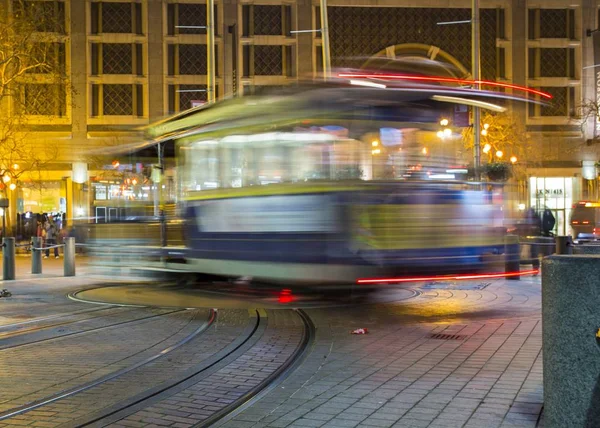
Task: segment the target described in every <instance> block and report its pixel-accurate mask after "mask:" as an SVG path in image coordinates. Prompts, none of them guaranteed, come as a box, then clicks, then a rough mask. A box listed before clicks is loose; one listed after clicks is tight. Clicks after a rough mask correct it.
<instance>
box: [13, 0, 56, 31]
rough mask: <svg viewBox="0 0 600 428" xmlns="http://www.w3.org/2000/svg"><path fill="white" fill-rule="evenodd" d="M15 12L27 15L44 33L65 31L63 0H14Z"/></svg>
mask: <svg viewBox="0 0 600 428" xmlns="http://www.w3.org/2000/svg"><path fill="white" fill-rule="evenodd" d="M13 13H14V14H15V15H17V16H21V17H22V16H25V17H27V18H28V19H29V20H30V22H33V23H34V25H35V29H36V30H37V31H39V32H44V33H61V34H64V33H65V3H64V1H63V0H25V1H18V0H15V1H13Z"/></svg>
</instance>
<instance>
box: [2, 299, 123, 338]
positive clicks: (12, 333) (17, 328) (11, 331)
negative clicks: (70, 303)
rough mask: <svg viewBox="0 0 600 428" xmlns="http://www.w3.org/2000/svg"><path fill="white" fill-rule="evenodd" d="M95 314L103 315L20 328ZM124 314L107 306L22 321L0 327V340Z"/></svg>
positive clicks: (115, 308)
mask: <svg viewBox="0 0 600 428" xmlns="http://www.w3.org/2000/svg"><path fill="white" fill-rule="evenodd" d="M106 311H109V312H108V313H106ZM111 311H112V312H111ZM96 312H103V314H102V315H100V316H92V317H87V318H81V319H74V320H66V321H59V322H53V323H50V324H43V325H39V326H35V327H29V328H27V327H26V328H22V327H24V326H28V325H30V324H36V323H43V322H46V321H51V322H52V321H54V320H56V321H58V320H60V319H62V318H69V317H77V316H80V315H84V316H85V315H87V314H89V313H96ZM124 312H125V311H123V310H122V309H121V308H118V307H115V306H107V307H104V308H95V309H93V310H87V311H76V312H72V313H70V314H57V315H54V316H49V317H42V318H38V319H33V320H29V321H24V322H22V323H14V324H8V325H5V326H0V340H3V339H8V338H11V337H17V336H21V335H26V334H32V333H36V332H39V331H43V330H47V329H51V328H56V327H64V326H67V325H73V324H78V323H85V322H89V321H93V320H96V319H102V318H107V317H111V316H114V315H119V314H121V313H124ZM127 312H130V311H127ZM3 330H8V331H3Z"/></svg>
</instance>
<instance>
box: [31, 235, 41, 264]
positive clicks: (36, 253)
mask: <svg viewBox="0 0 600 428" xmlns="http://www.w3.org/2000/svg"><path fill="white" fill-rule="evenodd" d="M31 242H32V246H33V248H32V249H31V273H42V250H36V248H42V245H43V243H44V241H43V239H42V238H39V237H37V236H36V237H33V238H31Z"/></svg>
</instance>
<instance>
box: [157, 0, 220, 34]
mask: <svg viewBox="0 0 600 428" xmlns="http://www.w3.org/2000/svg"><path fill="white" fill-rule="evenodd" d="M213 16H214V22H215V35H218V34H219V29H220V24H219V14H218V7H217V6H216V5H215V8H214V14H213ZM206 23H207V17H206V3H169V4H168V5H167V30H168V34H169V35H170V36H172V35H175V34H206V28H190V27H203V26H206Z"/></svg>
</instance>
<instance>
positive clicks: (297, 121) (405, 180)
mask: <svg viewBox="0 0 600 428" xmlns="http://www.w3.org/2000/svg"><path fill="white" fill-rule="evenodd" d="M447 92H449V93H450V95H452V97H446V95H448V94H447ZM440 94H442V95H444V96H445V98H444V100H443V101H439V100H437V99H436V98H435V96H437V95H440ZM457 96H462V97H463V98H457ZM477 96H485V97H487V99H490V98H491V97H493V96H494V95H492V94H490V93H486V92H483V91H479V92H477V93H476V94H474V93H473V91H470V90H468V91H464V93H463V92H461V90H460V89H458V88H450V89H448V88H444V87H435V88H432V87H425V88H424V89H423V88H421V89H419V88H416V87H411V88H409V90H407V89H406V88H402V90H400V91H398V92H396V91H394V90H381V89H374V88H356V87H348V86H347V85H346V86H344V85H329V86H327V85H325V86H323V87H318V88H316V89H315V88H311V89H309V90H303V91H297V92H295V93H284V94H278V95H271V96H262V97H243V98H237V99H232V100H227V101H224V102H220V103H217V104H215V105H213V106H210V107H208V108H205V109H203V110H201V111H199V112H198V113H197V115H191V116H190V117H183V118H182V119H181V120H179V123H177V124H176V125H175V127H177V129H178V131H177V132H178V133H177V134H176V135H174V136H170V137H169V138H171V139H175V140H176V142H177V159H178V163H179V164H178V186H179V189H180V193H181V200H180V205H181V210H182V213H183V214H184V216H185V218H186V225H185V233H184V239H185V244H186V247H187V249H186V254H187V263H188V266H189V267H190V268H191V269H192V270H194V271H198V272H203V273H209V274H216V275H223V276H229V277H240V276H243V277H254V278H260V279H265V280H272V281H285V282H288V281H298V282H314V283H348V282H354V281H356V280H357V279H359V278H368V277H383V276H389V275H412V274H444V273H461V272H475V271H496V272H497V271H499V270H503V265H502V266H498V263H503V258H502V257H503V256H502V253H503V252H504V232H505V229H503V228H502V227H501V226H502V218H501V217H502V213H501V209H502V208H501V206H500V204H499V203H498V200H497V193H498V192H497V189H496V188H492V187H490V186H488V185H482V184H480V183H474V182H470V183H469V182H465V181H461V180H460V178H461V177H457V176H452V177H451V178H452V179H450V180H446V181H442V180H440V179H439V178H438V177H442V176H444V173H446V172H448V171H447V170H448V168H451V167H452V165H456V160H455V159H453V158H451V157H448V156H446V157H444V156H429V153H427V149H424V148H422V141H423V140H425V141H428V139H431V136H432V135H433V138H435V135H436V131H438V130H439V124H438V121H439V118H440V117H441V116H443V115H445V114H447V113H451V112H452V110H453V108H454V106H455V103H461V99H464V100H466V101H468V102H466V101H465V102H466V103H467V104H469V103H473V102H476V101H473V99H475V98H477ZM440 99H441V97H440ZM449 100H450V101H449ZM486 105H491V104H489V103H487V104H486ZM169 126H171V125H170V124H166V125H164V126H161V127H158V128H157V130H156V132H157V133H161V135H164V134H169V132H172V131H171V130H170V129H169ZM454 135H455V136H458V132H456V131H455V132H454ZM457 138H458V137H457ZM447 175H448V174H446V176H447ZM444 177H445V176H444ZM445 178H447V177H445ZM462 178H464V177H462ZM494 192H496V193H494Z"/></svg>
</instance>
